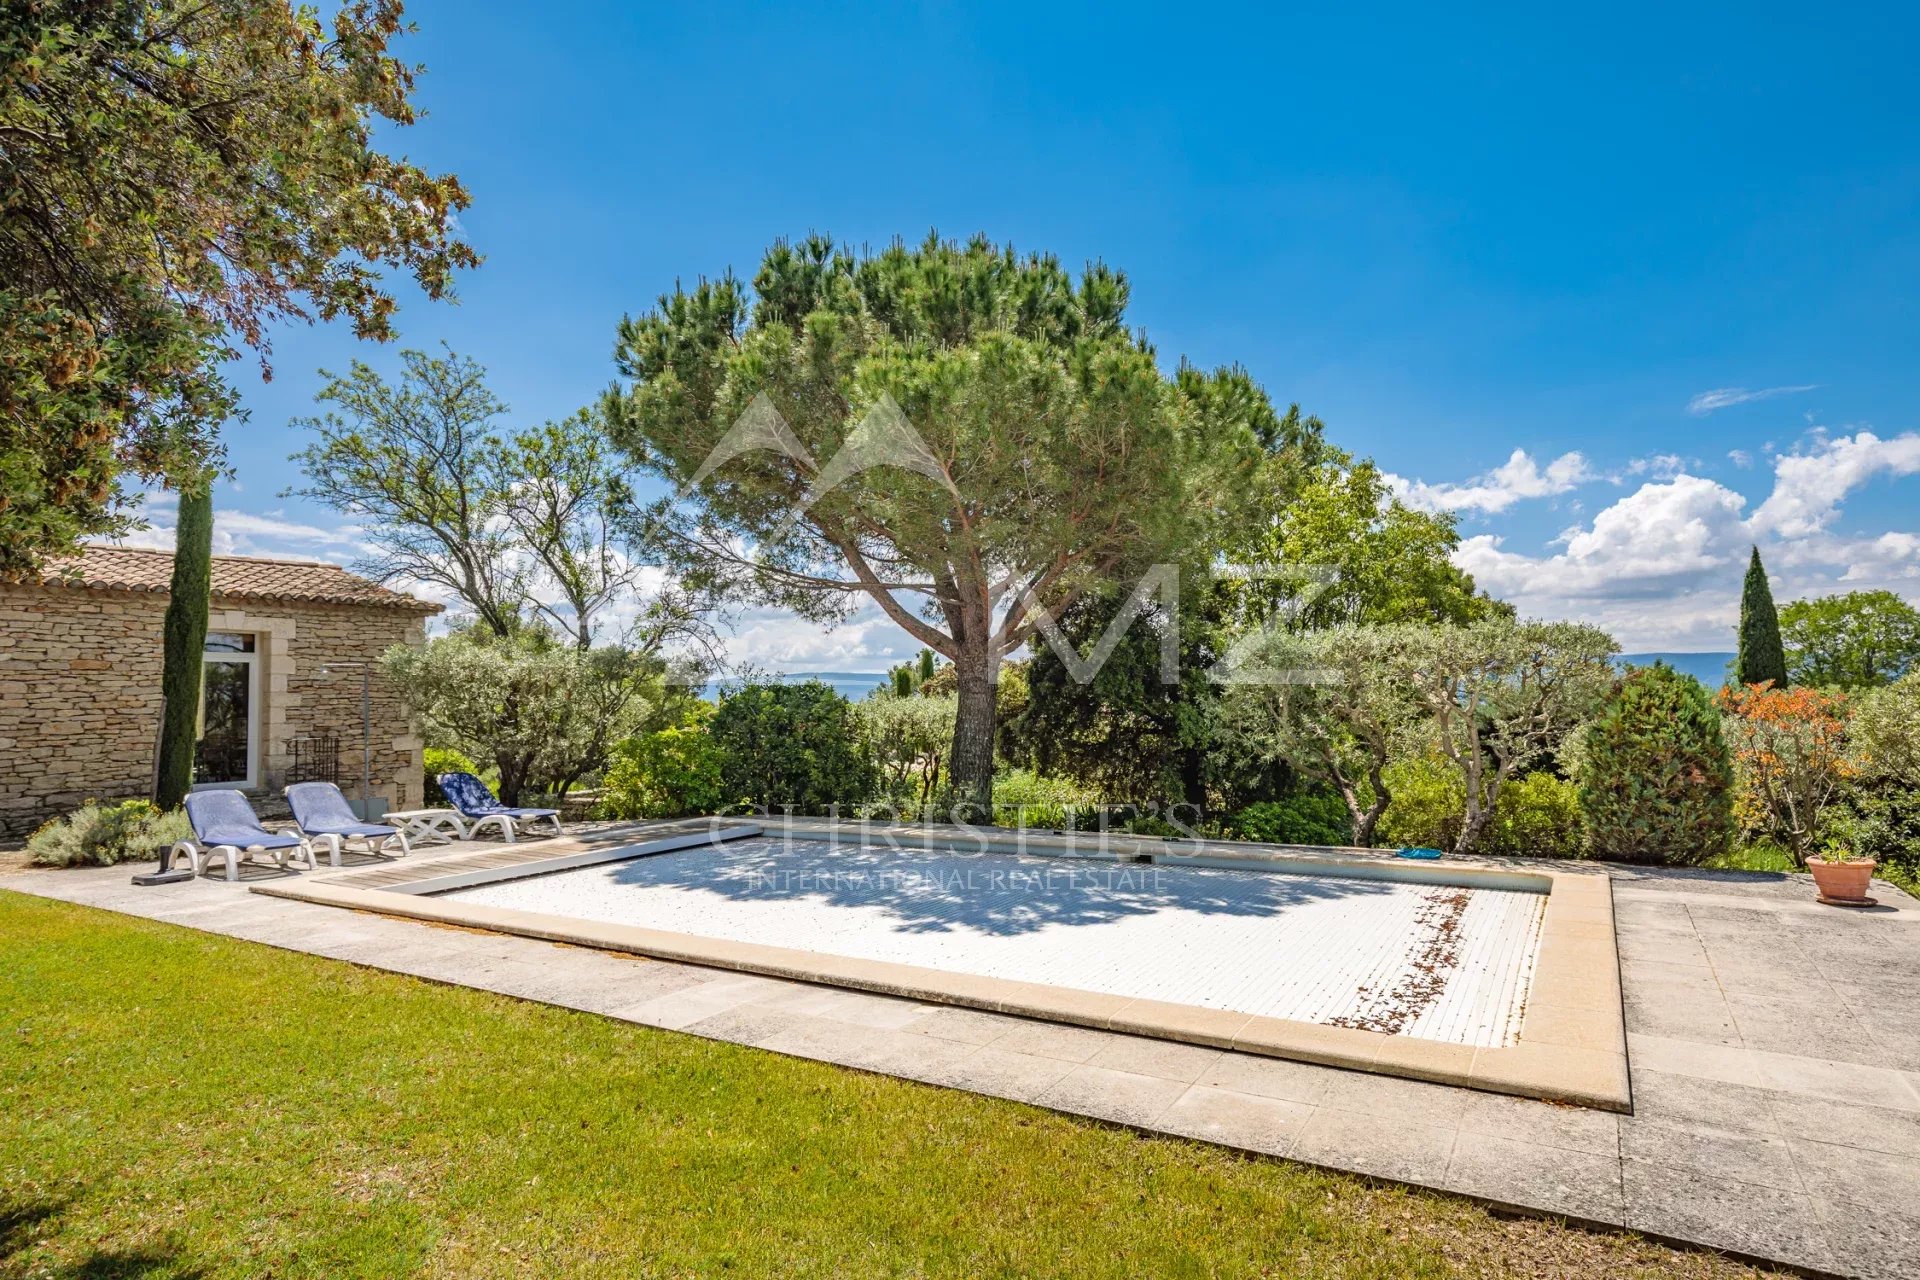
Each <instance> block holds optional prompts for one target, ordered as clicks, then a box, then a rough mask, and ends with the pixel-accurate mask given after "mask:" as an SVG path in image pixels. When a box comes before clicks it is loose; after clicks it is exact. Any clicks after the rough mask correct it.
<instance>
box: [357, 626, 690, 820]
mask: <svg viewBox="0 0 1920 1280" xmlns="http://www.w3.org/2000/svg"><path fill="white" fill-rule="evenodd" d="M381 669H382V671H383V672H384V673H385V675H386V677H387V678H388V679H389V680H391V681H392V682H393V684H394V686H395V687H396V688H397V689H399V690H400V693H401V695H402V696H403V697H404V698H405V699H406V701H407V705H408V706H409V707H411V708H413V710H414V711H415V713H416V714H418V715H419V717H420V718H421V720H422V722H423V723H424V724H425V726H426V729H427V735H428V738H429V740H430V741H431V742H432V743H433V744H434V745H449V746H453V747H457V748H458V749H459V750H460V751H462V752H464V753H466V754H467V755H469V756H472V757H473V758H474V759H475V760H477V761H479V762H480V763H482V764H484V765H490V766H492V767H493V768H494V769H495V770H497V771H498V773H499V779H500V798H501V799H502V800H504V801H506V802H507V803H508V804H515V803H518V802H519V799H520V797H521V794H522V793H523V792H524V791H526V790H528V789H529V788H530V787H534V786H538V787H542V788H544V789H550V790H553V791H555V792H558V793H561V794H564V793H565V791H566V789H567V788H568V787H569V786H571V785H572V783H573V782H574V781H576V780H577V779H578V778H579V777H580V776H581V775H582V774H584V773H586V772H588V771H589V770H592V769H595V768H598V767H600V766H601V765H602V764H604V763H605V762H606V759H607V756H608V753H609V751H610V749H611V747H612V744H613V743H614V742H615V741H616V740H618V739H619V738H621V737H623V736H625V735H626V734H629V733H632V732H635V731H636V730H638V729H641V728H644V727H645V725H644V720H645V719H646V716H647V713H648V711H649V710H652V709H655V708H657V707H658V706H660V705H661V704H662V702H664V701H665V700H666V695H665V690H664V688H663V686H662V685H661V682H660V679H659V676H660V664H659V663H657V662H653V661H649V660H648V659H646V658H645V657H643V656H642V655H638V654H635V653H632V652H629V651H627V650H623V649H619V648H615V647H606V648H600V649H593V650H588V651H585V652H583V651H581V650H579V649H577V648H575V647H573V646H571V645H568V644H563V643H561V642H560V641H559V640H557V639H556V638H554V637H553V636H551V635H548V634H547V633H545V632H543V631H540V630H539V629H538V628H533V627H522V628H519V629H517V630H515V631H513V632H511V633H509V634H507V635H504V636H501V635H495V634H493V633H492V632H491V631H489V630H488V629H487V628H486V627H484V626H480V625H475V626H470V627H467V628H465V629H463V630H460V631H456V632H454V633H453V634H451V635H448V636H444V637H441V638H438V639H435V640H431V641H429V642H428V643H427V645H426V646H425V647H424V648H414V647H412V646H409V645H396V646H395V647H394V648H392V649H390V650H388V651H387V653H386V654H385V656H384V657H383V659H382V661H381Z"/></svg>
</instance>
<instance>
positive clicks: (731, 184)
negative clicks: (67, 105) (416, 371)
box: [149, 0, 1920, 669]
mask: <svg viewBox="0 0 1920 1280" xmlns="http://www.w3.org/2000/svg"><path fill="white" fill-rule="evenodd" d="M411 16H412V17H413V18H414V20H415V21H416V22H418V24H419V26H420V31H419V33H418V34H417V35H416V36H414V37H412V38H410V39H409V40H408V41H407V42H406V43H405V46H404V50H405V52H406V54H407V55H408V56H410V57H411V58H413V59H414V60H417V61H420V62H424V63H425V64H426V65H427V68H428V70H427V73H426V74H425V76H424V77H423V78H422V80H421V84H420V89H419V95H418V101H419V102H420V104H421V105H422V106H423V107H424V108H425V109H426V111H427V112H428V113H429V115H428V117H427V118H426V119H425V120H424V121H423V122H422V123H421V124H419V125H418V126H416V127H414V128H412V129H409V130H404V131H396V132H395V133H393V134H392V135H391V136H390V138H389V140H388V141H389V145H390V146H391V147H392V148H394V149H397V150H400V151H403V152H405V153H406V154H407V155H409V156H410V157H412V158H414V159H415V160H417V161H419V162H421V163H423V164H426V165H428V166H429V167H432V168H435V169H440V170H452V171H454V172H457V173H458V174H459V175H460V176H461V177H462V179H463V180H464V181H465V182H466V183H467V185H468V187H469V188H470V189H471V191H472V193H473V197H474V205H473V208H472V209H471V210H470V211H469V212H468V213H467V215H465V217H464V219H463V222H464V226H465V228H466V230H467V232H468V234H469V236H470V238H471V239H472V240H473V242H474V243H475V244H476V246H477V247H478V248H479V249H480V250H481V251H482V252H483V253H484V254H486V255H487V261H486V263H485V264H484V265H483V266H482V267H481V268H480V269H479V270H478V271H475V272H472V273H469V274H468V275H467V276H466V277H464V279H463V280H462V283H461V288H460V292H461V299H460V301H459V303H458V304H457V305H446V304H427V303H424V302H422V301H420V300H419V299H418V298H417V297H412V296H406V298H405V304H404V306H403V309H402V312H401V315H400V320H399V322H400V327H401V329H402V332H403V343H402V344H401V345H412V346H423V347H431V346H433V345H435V344H437V343H439V342H440V341H443V340H444V341H446V342H448V343H450V344H452V345H453V347H454V348H455V349H456V350H458V351H460V352H461V353H463V354H466V355H470V356H472V357H474V358H476V359H478V360H480V361H482V362H483V363H484V364H486V365H487V366H488V367H489V369H490V370H491V371H492V374H493V383H494V386H495V389H496V390H497V391H498V392H499V393H500V394H501V395H502V396H503V397H504V398H505V399H506V400H507V401H508V402H509V403H510V404H511V405H512V406H513V408H514V410H515V416H516V418H520V419H525V420H528V421H537V420H539V419H542V418H546V417H553V416H559V415H563V414H566V413H568V412H571V411H572V410H573V409H575V408H577V407H579V406H580V405H581V404H583V403H586V402H587V401H589V400H590V399H592V398H593V397H594V396H595V395H596V394H597V393H598V391H599V390H600V389H601V388H602V387H604V386H605V385H606V384H607V383H608V381H609V380H610V379H611V377H612V374H613V370H612V365H611V359H610V353H611V349H612V344H613V332H614V326H615V324H616V322H617V321H618V320H619V318H620V316H621V315H622V314H623V313H625V312H629V311H638V310H642V309H645V308H646V307H647V306H649V305H650V304H651V302H652V300H653V299H654V297H655V296H656V295H657V294H659V293H660V292H661V291H662V290H664V289H667V288H670V287H671V285H672V284H673V282H674V281H675V279H682V280H687V281H691V280H693V279H694V278H695V277H697V276H699V275H702V274H709V275H710V274H716V273H718V272H720V271H721V270H723V269H725V268H726V267H728V266H729V265H731V266H733V267H735V268H736V269H737V270H738V271H739V272H740V273H741V274H743V275H751V273H752V270H753V267H754V265H755V263H756V262H757V261H758V258H759V255H760V253H761V251H762V250H763V249H764V248H765V246H766V245H767V244H768V243H769V242H770V241H771V240H773V239H774V238H776V237H779V236H793V235H801V234H805V233H806V232H809V231H815V230H818V231H824V232H829V233H831V234H833V235H835V236H838V237H841V238H843V239H849V240H853V241H868V242H872V243H876V244H878V243H884V242H885V241H886V240H888V239H890V238H892V237H893V236H894V235H896V234H903V235H906V236H908V237H910V238H914V237H918V236H920V235H923V234H924V233H925V232H926V231H927V230H928V229H929V228H933V227H937V228H938V229H940V230H941V231H942V232H944V233H950V234H954V235H965V234H967V233H970V232H973V231H976V230H980V231H985V232H987V233H988V234H989V235H991V236H992V237H994V238H995V239H997V240H1011V241H1013V242H1014V243H1016V244H1017V245H1019V246H1021V247H1022V248H1029V247H1030V248H1042V249H1049V250H1052V251H1055V252H1057V253H1058V254H1060V255H1061V257H1062V258H1063V259H1065V260H1066V261H1067V262H1069V263H1072V264H1078V263H1080V262H1083V261H1085V260H1087V259H1089V258H1095V257H1098V258H1102V259H1104V260H1105V261H1107V262H1108V263H1110V264H1112V265H1115V266H1118V267H1120V268H1122V269H1124V270H1125V271H1127V272H1128V274H1129V275H1130V277H1131V279H1132V282H1133V297H1134V303H1133V311H1132V315H1133V318H1134V321H1135V323H1137V324H1139V325H1142V326H1144V327H1145V328H1146V329H1147V331H1148V333H1149V335H1150V336H1151V337H1152V338H1153V339H1154V340H1155V341H1156V343H1157V344H1158V346H1159V348H1160V350H1161V352H1162V354H1163V356H1164V358H1165V359H1166V360H1167V361H1168V363H1169V364H1171V363H1172V362H1173V361H1174V360H1176V359H1177V358H1178V357H1179V356H1181V355H1185V356H1188V357H1190V358H1192V359H1193V360H1195V361H1197V362H1199V363H1201V364H1206V365H1212V364H1219V363H1226V362H1239V363H1241V364H1244V365H1246V366H1247V367H1248V368H1249V369H1250V370H1251V371H1252V372H1253V373H1254V375H1255V376H1256V377H1258V378H1259V379H1260V380H1261V381H1262V382H1263V383H1264V384H1265V385H1266V387H1267V388H1268V390H1269V391H1270V392H1271V393H1272V395H1273V396H1274V398H1275V399H1276V400H1278V401H1281V402H1283V403H1284V402H1286V401H1289V400H1297V401H1299V402H1300V403H1301V404H1302V405H1303V406H1304V407H1305V408H1307V409H1308V410H1309V411H1311V412H1315V413H1318V414H1319V415H1321V416H1322V417H1323V418H1325V419H1326V421H1327V423H1328V426H1329V429H1330V432H1331V434H1332V436H1333V437H1334V438H1335V439H1336V440H1337V441H1338V442H1339V443H1341V444H1343V445H1345V446H1347V447H1348V448H1351V449H1353V450H1355V451H1356V452H1358V453H1362V454H1370V455H1372V456H1374V457H1375V458H1377V459H1378V460H1379V461H1380V463H1381V464H1382V466H1383V467H1385V468H1386V469H1387V470H1388V471H1389V472H1391V473H1393V474H1394V475H1395V476H1398V477H1401V479H1402V482H1403V488H1404V491H1405V493H1406V494H1407V495H1408V497H1409V499H1410V500H1413V501H1417V502H1424V503H1427V504H1429V505H1434V506H1444V507H1448V508H1451V509H1454V510H1457V511H1459V512H1460V514H1461V529H1462V533H1463V535H1464V536H1465V537H1466V542H1465V544H1464V545H1463V547H1462V552H1461V559H1462V563H1463V564H1465V565H1466V566H1467V567H1468V568H1470V569H1472V570H1473V571H1474V572H1476V573H1477V574H1478V575H1480V577H1481V578H1482V580H1483V581H1484V582H1485V583H1486V585H1488V586H1490V587H1492V588H1493V589H1494V590H1495V591H1496V592H1497V593H1499V594H1502V595H1505V596H1507V597H1508V598H1512V599H1515V600H1516V601H1518V602H1519V603H1520V605H1521V607H1522V609H1523V610H1524V611H1525V612H1528V613H1532V614H1539V615H1543V616H1556V617H1578V618H1587V619H1591V620H1594V621H1598V622H1601V623H1602V624H1604V625H1607V626H1609V627H1610V628H1611V629H1613V630H1614V631H1615V633H1616V634H1617V635H1619V636H1620V638H1621V639H1622V641H1623V642H1624V643H1626V644H1627V646H1628V647H1629V648H1631V649H1647V648H1675V649H1719V648H1728V647H1731V645H1730V638H1731V630H1730V624H1731V620H1732V612H1733V608H1734V603H1735V600H1736V598H1737V594H1738V589H1739V579H1740V571H1741V569H1742V567H1743V566H1744V559H1745V554H1746V546H1747V544H1748V543H1749V542H1750V541H1758V542H1759V543H1760V545H1761V547H1762V550H1763V552H1764V553H1765V554H1766V555H1767V556H1768V561H1769V566H1770V568H1772V569H1773V571H1774V573H1775V577H1776V592H1777V593H1779V594H1781V595H1782V596H1783V597H1791V596H1793V595H1798V594H1805V593H1813V592H1821V591H1827V590H1834V589H1846V588H1850V587H1853V586H1876V587H1877V586H1889V587H1893V588H1894V589H1897V590H1900V591H1902V592H1903V593H1904V594H1907V595H1908V596H1909V597H1912V596H1914V595H1915V594H1916V593H1917V592H1920V514H1916V512H1920V502H1917V501H1916V499H1917V498H1920V436H1915V435H1914V434H1913V432H1914V430H1915V428H1916V427H1920V412H1917V411H1916V410H1917V409H1920V395H1917V393H1920V361H1916V360H1915V355H1916V347H1917V346H1920V287H1916V286H1920V216H1916V215H1920V129H1917V128H1916V125H1917V124H1920V110H1916V107H1917V106H1920V104H1917V103H1916V97H1920V77H1915V76H1913V75H1912V74H1911V66H1910V60H1909V57H1908V54H1909V52H1910V50H1911V49H1912V48H1913V47H1914V37H1915V35H1916V34H1917V33H1916V31H1915V29H1914V28H1915V26H1916V25H1920V22H1917V21H1916V18H1915V16H1914V15H1913V13H1912V12H1911V11H1908V10H1905V9H1903V8H1898V7H1893V6H1887V7H1885V8H1884V9H1852V10H1843V9H1835V8H1823V9H1817V10H1807V9H1805V8H1804V7H1796V8H1784V7H1783V8H1780V9H1778V10H1777V11H1774V12H1764V11H1762V10H1761V9H1759V8H1756V7H1754V6H1743V7H1741V8H1739V9H1734V8H1726V9H1722V10H1717V11H1715V10H1708V9H1706V8H1704V7H1701V8H1692V9H1691V10H1690V11H1689V12H1686V13H1677V12H1675V11H1674V10H1673V9H1670V8H1669V9H1655V8H1649V9H1647V10H1645V11H1642V12H1638V13H1635V12H1630V11H1627V10H1611V11H1608V12H1607V13H1606V15H1605V16H1604V18H1595V17H1593V16H1590V15H1583V14H1575V13H1572V12H1554V13H1546V12H1538V11H1535V12H1524V11H1523V12H1518V13H1507V14H1502V15H1498V16H1487V17H1484V18H1476V17H1472V16H1462V15H1461V14H1459V13H1456V12H1436V11H1433V10H1432V9H1431V8H1430V7H1425V6H1421V7H1411V6H1410V7H1407V8H1406V9H1405V10H1404V11H1400V12H1393V11H1387V10H1376V11H1374V12H1372V13H1370V14H1368V15H1366V16H1364V17H1363V16H1359V15H1355V16H1351V17H1348V16H1344V15H1334V14H1329V13H1327V12H1326V11H1325V10H1324V7H1321V8H1318V9H1316V11H1315V12H1313V13H1311V14H1304V15H1303V14H1291V13H1287V12H1283V11H1274V10H1250V11H1247V12H1245V13H1242V14H1239V15H1234V16H1224V15H1214V14H1212V13H1206V14H1202V13H1201V12H1200V11H1194V12H1193V14H1192V16H1191V18H1190V19H1188V20H1184V21H1169V20H1168V19H1167V18H1166V17H1165V16H1164V14H1156V13H1154V12H1150V11H1147V10H1139V11H1134V10H1130V9H1128V8H1125V7H1114V6H1102V7H1097V8H1096V7H1088V8H1084V9H1077V10H1075V9H1065V8H1059V9H1054V8H1049V9H1048V10H1047V11H1045V12H1042V11H1041V9H1040V6H1033V5H1021V6H998V5H984V4H981V5H966V6H960V5H955V6H951V7H949V6H926V7H921V8H917V9H916V8H906V7H901V8H899V9H897V10H895V9H874V10H870V11H869V10H859V9H853V8H846V9H833V8H823V7H817V6H816V7H809V8H807V9H806V10H798V9H780V8H775V9H767V10H757V11H754V12H751V13H749V12H747V11H745V10H743V9H736V8H731V7H728V8H708V7H704V6H701V7H691V6H689V7H688V10H687V11H685V12H667V11H663V10H661V9H659V8H657V7H655V6H638V5H629V4H615V3H600V4H592V3H546V4H542V5H539V6H530V5H520V4H513V5H507V4H482V3H478V2H476V0H469V2H468V3H464V4H452V3H440V2H433V3H428V2H425V0H422V2H419V3H416V4H415V5H413V6H412V7H411ZM355 356H359V357H361V358H364V359H367V360H369V361H370V362H372V363H374V364H375V365H376V366H380V367H389V366H391V365H392V364H393V363H394V362H395V361H394V357H395V351H394V350H392V349H386V348H379V347H367V346H365V345H362V344H357V343H355V342H354V340H353V339H352V336H351V334H350V333H348V332H347V331H345V330H344V329H340V328H337V327H319V328H307V327H304V326H298V327H291V328H287V329H284V330H282V331H280V332H279V333H278V334H277V335H276V338H275V351H274V357H273V362H274V369H275V377H274V380H273V381H272V382H271V383H270V384H262V383H260V382H259V381H258V379H257V378H255V377H254V376H253V375H252V372H251V369H250V368H243V369H241V371H240V372H241V375H242V377H241V381H242V384H243V386H244V390H245V399H246V403H247V405H248V407H249V408H250V409H251V412H252V417H251V420H250V421H249V422H248V423H246V424H244V425H241V426H237V427H235V428H234V429H233V430H231V431H230V433H229V435H228V449H229V454H230V457H231V460H232V462H233V463H234V465H235V467H236V470H237V472H238V475H239V479H240V488H239V491H238V492H232V491H226V490H223V491H222V492H221V495H220V502H221V504H222V507H223V517H222V524H221V535H220V536H221V543H222V547H223V548H224V549H228V550H234V551H242V552H247V553H253V554H271V553H290V554H297V555H313V556H323V557H326V558H342V557H350V556H351V555H352V554H353V546H352V533H351V531H350V530H343V529H342V528H341V524H340V521H339V520H338V519H337V518H336V517H333V516H332V515H331V514H329V513H326V512H322V511H317V510H314V509H312V508H310V507H308V506H306V505H304V504H302V503H300V502H297V501H293V500H282V499H280V498H279V497H277V494H278V492H279V490H280V489H281V488H282V487H284V486H285V485H286V484H288V483H289V482H291V481H292V480H294V479H295V476H294V473H293V471H292V468H291V467H289V465H288V464H287V462H286V455H288V454H289V453H291V452H292V451H293V450H294V449H295V448H297V447H298V446H299V445H300V444H301V443H302V442H303V440H302V437H301V434H300V433H299V432H296V431H293V430H290V429H289V427H288V422H289V420H290V419H291V418H293V417H296V416H298V415H301V414H304V413H308V412H311V411H312V395H313V392H314V390H315V389H316V388H317V387H318V385H319V384H320V378H319V376H318V373H317V370H318V369H319V368H320V367H322V366H325V367H329V368H343V367H344V366H345V364H346V362H347V361H348V360H349V359H351V358H353V357H355ZM1761 393H1764V394H1761ZM1743 395H1745V396H1750V397H1751V398H1746V399H1742V396H1743ZM1690 406H1691V407H1690ZM1716 406H1717V407H1716ZM169 514H170V513H169V512H168V511H167V510H166V508H165V506H164V504H160V505H156V507H155V508H154V517H155V529H154V531H153V533H152V534H151V535H149V536H151V537H154V538H157V539H161V540H164V539H165V537H166V532H167V523H168V517H169ZM1836 584H1838V585H1836ZM908 649H909V646H908V645H907V644H906V643H905V641H904V637H901V636H900V635H899V634H898V633H897V632H896V631H894V630H893V629H892V628H891V627H888V626H886V625H885V624H884V623H881V622H880V621H878V620H877V619H874V618H872V617H870V616H869V617H865V618H863V619H860V620H857V621H856V622H855V623H854V624H853V625H852V626H850V627H848V628H844V629H842V630H841V631H839V632H837V633H833V634H831V635H823V634H822V633H820V632H819V631H818V630H817V629H816V628H813V627H810V626H807V625H805V624H801V623H799V622H797V621H795V620H792V619H787V618H784V617H782V616H780V615H777V614H772V613H767V612H753V613H749V614H748V615H747V616H746V617H745V618H744V619H743V621H742V624H741V628H740V634H739V635H738V636H737V637H736V639H735V641H734V644H733V649H732V652H733V654H734V656H735V657H736V658H737V659H744V660H749V661H754V662H757V663H759V664H761V665H764V666H770V667H775V668H783V667H784V668H789V669H797V668H807V667H819V668H873V667H878V666H883V665H885V664H886V662H888V661H889V660H891V659H892V658H893V657H894V656H895V655H896V654H897V653H904V652H906V651H907V650H908Z"/></svg>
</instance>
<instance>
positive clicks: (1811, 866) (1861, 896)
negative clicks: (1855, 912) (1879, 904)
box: [1807, 840, 1878, 907]
mask: <svg viewBox="0 0 1920 1280" xmlns="http://www.w3.org/2000/svg"><path fill="white" fill-rule="evenodd" d="M1876 865H1878V864H1877V863H1875V862H1874V860H1873V859H1872V858H1856V857H1855V856H1854V855H1853V850H1852V849H1850V848H1848V847H1847V846H1846V845H1845V844H1842V843H1841V842H1839V841H1837V840H1835V841H1829V842H1828V844H1827V845H1826V847H1825V848H1823V849H1822V850H1821V851H1820V852H1819V853H1818V854H1817V855H1815V856H1814V857H1811V858H1808V859H1807V870H1809V871H1811V872H1813V883H1814V885H1815V887H1816V888H1818V889H1819V890H1820V901H1822V902H1825V903H1828V904H1830V905H1832V906H1836V907H1866V906H1872V905H1873V899H1872V898H1869V897H1868V896H1867V888H1868V886H1869V885H1870V884H1871V883H1872V881H1873V869H1874V867H1875V866H1876Z"/></svg>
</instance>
